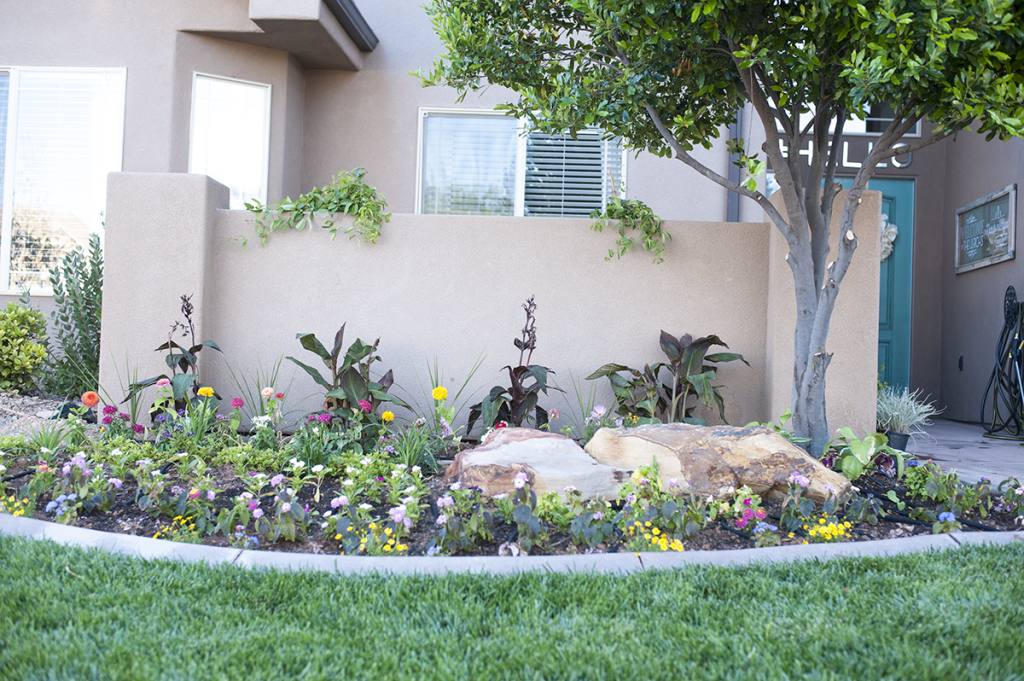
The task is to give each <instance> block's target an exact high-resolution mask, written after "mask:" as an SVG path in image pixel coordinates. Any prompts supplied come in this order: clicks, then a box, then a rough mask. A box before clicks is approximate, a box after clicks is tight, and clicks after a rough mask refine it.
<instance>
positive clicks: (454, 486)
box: [448, 482, 462, 490]
mask: <svg viewBox="0 0 1024 681" xmlns="http://www.w3.org/2000/svg"><path fill="white" fill-rule="evenodd" d="M448 489H450V490H458V489H462V483H461V482H453V483H452V484H450V485H448Z"/></svg>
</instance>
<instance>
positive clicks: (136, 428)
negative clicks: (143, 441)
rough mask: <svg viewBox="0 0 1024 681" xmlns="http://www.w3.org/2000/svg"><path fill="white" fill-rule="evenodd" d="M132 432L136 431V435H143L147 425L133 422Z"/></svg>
mask: <svg viewBox="0 0 1024 681" xmlns="http://www.w3.org/2000/svg"><path fill="white" fill-rule="evenodd" d="M132 432H133V433H135V434H136V435H142V434H143V433H145V432H146V426H144V425H141V424H139V423H133V424H132Z"/></svg>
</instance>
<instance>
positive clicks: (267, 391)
mask: <svg viewBox="0 0 1024 681" xmlns="http://www.w3.org/2000/svg"><path fill="white" fill-rule="evenodd" d="M273 394H274V389H273V388H270V387H267V388H264V389H263V390H261V391H260V395H263V397H270V396H272V395H273Z"/></svg>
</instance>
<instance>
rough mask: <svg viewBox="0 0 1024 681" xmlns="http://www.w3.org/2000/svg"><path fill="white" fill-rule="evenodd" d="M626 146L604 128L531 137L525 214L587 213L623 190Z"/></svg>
mask: <svg viewBox="0 0 1024 681" xmlns="http://www.w3.org/2000/svg"><path fill="white" fill-rule="evenodd" d="M621 175H622V146H621V144H619V143H618V141H617V140H602V139H601V134H600V133H599V132H596V131H595V132H581V133H578V134H577V136H576V139H573V138H572V137H571V136H569V135H546V134H542V133H537V132H531V133H530V134H529V135H528V136H527V138H526V193H525V198H524V211H523V214H524V215H548V216H560V217H587V216H589V215H590V212H591V211H593V210H595V209H598V210H601V209H603V208H604V207H605V205H607V201H608V196H609V195H610V194H613V192H615V191H618V184H619V179H620V177H621Z"/></svg>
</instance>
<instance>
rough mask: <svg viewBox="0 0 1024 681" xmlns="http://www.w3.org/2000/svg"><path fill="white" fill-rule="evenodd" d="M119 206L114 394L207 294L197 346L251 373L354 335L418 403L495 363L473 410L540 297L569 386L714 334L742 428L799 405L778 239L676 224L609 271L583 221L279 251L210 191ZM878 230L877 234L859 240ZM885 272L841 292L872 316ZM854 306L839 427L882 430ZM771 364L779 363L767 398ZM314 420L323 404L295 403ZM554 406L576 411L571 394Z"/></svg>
mask: <svg viewBox="0 0 1024 681" xmlns="http://www.w3.org/2000/svg"><path fill="white" fill-rule="evenodd" d="M108 195H109V197H110V198H109V202H108V218H107V230H108V235H107V237H108V250H107V284H106V287H105V291H104V316H103V344H104V353H103V360H102V365H101V383H103V384H104V387H105V388H106V389H107V390H108V391H110V392H112V393H113V392H116V391H117V389H119V386H118V385H117V379H116V369H115V367H116V366H118V365H119V363H120V365H121V366H123V363H124V362H125V358H127V361H128V363H129V364H131V365H136V364H137V365H138V367H139V371H140V373H141V374H143V375H155V374H157V373H160V372H162V371H163V370H164V366H163V365H162V353H157V352H153V348H155V347H157V346H158V345H159V344H160V343H162V342H164V341H165V340H166V338H167V330H168V328H169V326H170V324H171V323H172V322H173V321H174V320H175V319H178V318H179V317H180V315H179V313H178V308H179V296H180V295H181V294H194V298H193V301H194V303H195V305H196V307H197V308H198V310H199V315H198V316H199V325H200V328H199V329H198V335H199V337H200V339H206V338H209V339H212V340H214V341H216V342H217V343H218V344H219V345H220V346H221V347H222V348H223V349H224V351H225V355H224V359H225V360H227V361H228V362H230V363H231V366H232V367H233V368H234V369H235V370H236V371H245V372H251V371H252V370H253V369H255V366H256V363H257V361H258V360H260V361H262V362H263V364H264V365H265V364H267V363H269V362H273V361H274V360H276V359H277V358H278V357H280V356H282V355H294V356H296V357H297V358H299V359H304V360H310V361H312V362H314V363H315V358H314V357H313V356H312V355H311V354H309V353H307V352H306V351H304V350H302V348H301V347H300V346H299V344H298V342H297V341H296V340H295V335H296V333H300V332H303V333H304V332H315V333H316V334H317V335H318V337H320V338H321V339H322V340H324V342H325V343H326V342H329V340H330V339H331V338H332V337H333V334H334V332H335V331H336V330H337V328H338V327H339V326H340V325H341V324H342V323H345V322H347V324H348V326H347V335H346V345H347V344H348V343H350V342H351V341H352V340H354V339H355V338H356V337H357V336H358V337H360V338H362V339H363V340H364V341H367V342H371V341H372V340H373V339H375V338H377V337H380V338H381V345H380V354H381V356H382V357H383V359H384V362H383V364H381V365H377V367H375V368H380V369H381V370H383V369H386V368H391V369H393V370H394V372H395V378H396V381H397V382H398V384H399V385H401V386H403V387H404V388H405V390H406V392H407V393H408V394H410V395H411V396H412V397H413V398H416V399H419V400H420V401H421V402H422V401H423V391H422V389H421V385H420V384H421V382H422V386H423V387H424V388H427V387H428V386H427V381H428V377H427V366H428V363H431V362H432V361H433V360H434V358H436V359H437V361H438V363H439V365H440V366H441V367H443V368H444V370H445V373H446V375H448V376H449V377H451V379H452V381H453V382H451V383H449V386H448V387H449V388H457V387H458V384H460V383H461V381H462V380H464V379H465V378H466V375H467V373H468V372H469V370H470V368H471V366H472V365H473V363H474V362H475V361H476V359H477V358H478V357H479V356H480V355H481V353H486V356H485V357H484V360H483V363H482V365H481V368H480V370H479V372H478V373H477V374H476V376H475V377H474V379H473V381H472V383H471V389H479V390H480V392H479V393H478V395H477V396H478V397H479V396H481V395H482V394H483V392H484V391H485V390H486V389H487V388H489V387H490V386H491V385H494V384H495V383H496V382H503V381H504V380H505V377H503V376H502V369H501V368H502V367H503V366H505V365H506V364H510V363H514V362H516V361H517V360H518V351H517V350H516V349H515V347H514V346H513V344H512V339H513V338H515V337H516V336H517V335H518V332H519V330H520V328H521V327H522V324H523V319H524V314H523V311H522V309H521V305H522V303H523V301H524V300H525V299H526V298H527V297H528V296H530V295H535V296H536V301H537V330H538V348H537V350H536V352H535V353H534V356H533V361H534V363H538V364H543V365H545V366H548V367H549V368H551V369H553V370H554V371H555V372H556V381H557V382H558V384H559V385H560V386H561V387H563V388H564V389H566V390H567V391H570V394H571V392H572V383H571V381H570V374H571V375H572V376H575V377H576V378H577V379H580V378H582V376H585V375H587V374H589V373H590V372H592V371H594V370H595V369H596V368H597V367H599V366H601V365H603V364H605V363H608V362H617V363H621V364H626V365H629V366H642V365H643V364H645V363H651V362H655V361H660V360H661V358H662V353H661V350H660V348H659V346H658V334H659V331H660V330H662V329H665V330H667V331H669V332H671V333H674V334H676V335H680V334H682V333H691V334H694V335H707V334H711V333H715V334H718V335H719V336H720V337H721V338H722V339H723V340H725V341H726V342H727V343H729V346H730V348H731V350H733V351H735V352H739V353H742V354H743V355H744V356H745V357H746V358H747V360H748V361H749V362H750V364H751V366H750V367H749V368H748V367H746V366H745V365H743V364H741V363H735V362H734V363H730V364H726V365H723V366H722V367H721V370H720V372H719V376H720V379H721V383H723V384H724V385H725V388H723V394H724V396H725V400H726V405H727V411H726V416H727V419H728V421H729V422H730V423H734V424H743V423H746V422H748V421H751V420H764V419H767V418H769V417H770V416H776V415H777V413H778V412H777V411H776V410H775V408H774V405H772V407H771V408H770V402H771V400H773V399H775V396H776V395H777V394H781V392H785V391H788V386H789V378H788V376H782V377H781V378H780V377H779V373H778V371H777V367H778V366H779V364H780V363H781V362H782V360H781V359H778V358H777V356H776V355H777V353H778V352H779V345H781V344H782V343H783V341H780V339H781V338H784V337H789V338H791V337H792V326H791V325H790V326H789V327H788V329H786V328H785V327H786V326H787V322H785V321H779V320H778V319H773V315H774V316H778V315H779V314H781V313H782V312H780V311H784V308H785V302H784V301H783V298H784V296H783V294H782V293H781V291H782V290H784V289H785V284H781V283H779V282H778V280H779V277H778V274H777V273H776V274H774V275H773V274H772V273H770V269H771V268H772V267H775V268H778V267H785V265H784V263H782V264H781V265H780V264H779V263H775V264H774V265H773V261H772V260H771V259H769V257H768V254H769V249H770V240H771V239H772V238H773V237H772V236H771V235H772V228H770V227H769V226H768V225H767V224H765V223H762V222H758V223H710V222H673V223H669V224H667V225H666V227H667V229H668V230H669V231H670V232H671V233H672V234H673V237H674V239H673V241H672V242H670V244H669V245H668V249H667V252H666V257H665V262H664V263H663V264H661V265H658V266H655V265H653V264H652V263H651V261H650V258H649V257H647V256H646V254H644V253H642V252H638V253H633V254H630V255H629V256H627V257H626V258H624V259H622V260H619V261H614V262H606V261H605V260H604V256H605V255H606V253H607V249H608V246H609V244H610V243H611V242H612V235H611V234H609V233H604V234H595V233H591V232H589V231H588V227H589V224H590V221H588V220H582V219H554V218H552V219H541V218H487V217H468V216H417V215H407V214H402V215H395V216H394V217H393V218H392V220H391V223H390V224H388V225H386V226H385V229H384V232H383V235H382V237H381V239H380V241H379V242H378V243H377V244H375V245H367V244H359V243H356V242H349V241H348V240H346V239H345V238H344V237H342V238H339V240H337V241H336V242H334V243H331V242H329V241H328V238H327V234H326V233H324V232H323V231H322V230H316V231H315V232H313V233H309V232H291V233H288V234H275V235H273V236H272V237H271V240H270V242H269V243H268V245H267V246H266V247H265V248H261V247H260V246H259V244H258V241H257V240H255V239H250V241H249V245H248V248H247V249H243V248H242V246H241V244H240V243H238V242H237V241H231V239H232V237H236V236H238V235H248V236H250V237H251V236H252V226H251V225H250V224H247V222H246V220H247V218H248V214H247V213H244V212H240V211H229V210H225V209H223V206H225V205H226V204H227V194H226V190H225V188H224V187H222V186H220V185H218V184H217V183H215V182H213V181H212V180H210V179H209V178H206V177H205V176H198V175H175V174H172V175H163V174H145V173H117V174H112V175H111V176H110V180H109V189H108ZM868 203H869V205H867V206H865V208H864V209H863V213H862V219H863V220H865V221H867V222H869V223H870V224H875V225H877V219H874V221H873V222H872V221H871V220H872V218H871V217H870V215H871V210H874V211H875V212H876V213H877V212H878V210H879V208H878V206H877V205H873V207H872V204H870V202H868ZM875 218H877V215H875ZM858 229H860V228H858ZM876 229H877V228H876ZM870 234H871V233H870V231H868V230H864V231H863V233H862V236H861V239H862V243H864V242H865V241H869V240H870V239H871V236H870ZM876 236H877V233H876ZM871 243H873V242H871ZM858 255H860V254H858ZM866 260H867V259H866V258H865V261H866ZM876 262H877V259H876ZM865 269H870V268H867V267H865ZM875 270H876V271H875V278H874V280H872V279H871V277H870V273H868V274H866V275H864V276H860V275H859V274H858V271H853V272H851V275H850V277H849V279H848V281H847V283H846V285H845V288H844V294H845V295H847V296H848V297H849V298H850V299H853V300H857V299H859V298H866V299H869V300H872V301H874V302H873V304H874V305H877V294H876V293H875V292H876V291H877V267H876V268H875ZM787 271H788V270H787ZM772 277H774V279H772ZM770 281H774V282H775V283H774V284H773V286H775V288H773V287H772V286H770V285H769V283H770ZM789 286H790V290H791V283H790V284H789ZM858 287H864V289H863V290H864V291H870V292H871V293H870V295H862V294H861V289H860V288H858ZM773 291H774V293H773ZM772 295H775V296H776V297H775V299H774V300H773V299H772V298H771V296H772ZM791 295H792V294H791V293H790V298H791ZM844 303H845V299H844V297H843V296H841V298H840V305H839V309H838V310H837V312H836V321H835V323H834V326H833V329H834V332H833V338H834V339H835V341H834V345H833V349H834V350H835V351H836V353H837V359H836V361H835V362H834V363H833V365H832V370H831V371H830V389H831V390H832V391H833V392H834V394H835V395H836V397H835V398H834V400H835V406H834V407H833V408H832V409H831V411H830V413H831V414H835V415H836V416H834V418H835V419H836V420H837V424H841V425H854V426H855V427H861V428H863V427H867V426H866V424H865V423H864V419H865V413H867V412H870V413H871V418H870V421H872V422H873V409H874V406H873V404H874V403H873V394H872V395H871V396H870V399H869V400H868V401H869V404H868V405H867V406H865V405H864V404H860V403H858V400H861V401H862V400H863V399H864V395H863V393H864V390H863V389H862V385H861V384H862V383H863V380H862V377H863V376H864V375H866V376H868V377H869V378H870V379H871V381H872V383H871V385H873V380H874V379H873V376H874V361H875V355H874V350H873V348H874V343H875V341H874V340H873V338H866V337H861V336H860V335H858V330H859V326H858V319H859V315H862V314H870V310H868V311H866V312H865V310H864V309H861V307H858V306H856V305H852V304H851V305H845V304H844ZM876 315H877V313H876ZM869 318H871V317H869ZM770 325H771V328H773V329H776V330H775V331H774V332H773V334H774V335H772V336H771V339H772V342H769V327H770ZM869 326H870V325H869ZM780 328H781V329H782V330H779V329H780ZM869 331H870V328H869ZM872 333H873V332H872ZM864 346H870V348H871V351H867V350H864ZM769 352H771V353H773V355H772V357H769ZM214 355H215V353H209V352H205V355H204V359H203V361H204V362H205V363H206V369H205V373H204V376H203V378H204V380H205V381H208V382H209V383H211V384H213V385H214V386H215V387H216V388H217V389H218V390H219V391H220V392H221V393H222V394H223V395H225V396H228V395H231V394H232V392H233V391H232V389H231V385H230V383H229V381H227V380H226V379H225V377H224V376H223V375H222V373H221V372H220V371H219V370H217V368H216V367H214V364H219V360H218V361H217V362H211V361H210V360H211V359H212V358H213V357H214ZM303 355H308V357H305V358H303ZM770 361H774V362H775V367H776V373H775V379H773V380H774V381H775V383H774V385H773V386H771V387H769V385H768V384H766V376H768V373H767V368H768V367H769V363H770ZM789 361H791V359H790V360H789ZM858 362H860V365H859V366H857V363H858ZM122 371H123V370H122ZM283 373H284V375H285V376H287V377H291V376H292V375H294V377H295V383H294V386H293V389H292V391H291V394H292V395H298V396H305V395H312V394H314V393H315V392H316V389H315V385H314V384H313V383H312V381H311V380H310V379H308V377H306V376H305V374H303V373H302V372H301V371H296V370H295V369H294V368H293V367H292V365H290V364H287V365H286V366H285V370H284V372H283ZM779 381H781V384H780V383H779ZM599 387H600V391H599V396H598V401H603V402H605V403H606V404H610V395H609V393H608V391H607V389H606V388H605V386H604V385H603V384H599ZM585 388H586V389H589V384H587V385H586V386H585ZM780 391H781V392H780ZM830 394H831V393H830ZM316 404H317V400H316V399H315V398H314V399H310V400H307V401H306V402H305V403H303V404H302V405H300V406H302V407H304V408H305V409H307V410H312V409H314V408H315V407H316ZM545 404H546V406H556V407H558V408H560V409H563V410H565V409H570V410H573V411H578V407H577V406H576V400H575V398H570V400H569V401H568V404H567V403H566V402H565V401H564V400H562V399H560V398H557V397H556V398H553V399H551V400H550V401H547V402H545ZM778 411H781V410H778ZM703 415H705V416H711V415H710V414H707V413H706V412H705V413H704V414H703ZM463 418H465V414H463ZM711 420H712V421H714V420H716V419H715V418H711Z"/></svg>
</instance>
